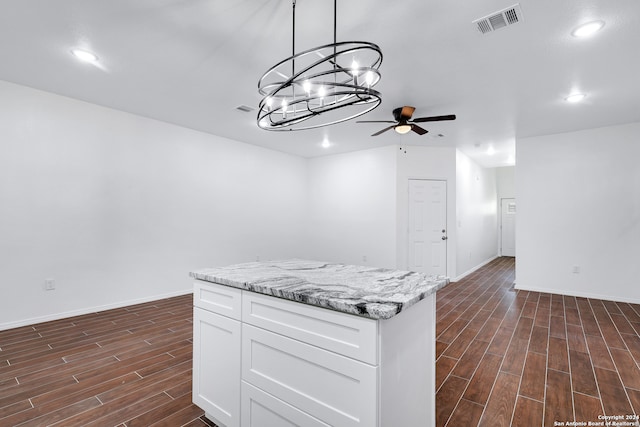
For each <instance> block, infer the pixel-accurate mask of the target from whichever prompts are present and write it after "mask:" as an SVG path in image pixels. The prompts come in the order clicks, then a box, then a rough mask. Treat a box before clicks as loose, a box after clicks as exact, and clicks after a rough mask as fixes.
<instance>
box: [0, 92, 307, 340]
mask: <svg viewBox="0 0 640 427" xmlns="http://www.w3.org/2000/svg"><path fill="white" fill-rule="evenodd" d="M0 153H1V154H0V264H1V267H0V292H1V295H2V297H1V298H0V329H6V328H8V327H12V326H17V325H19V324H25V323H33V322H34V321H37V320H45V319H48V318H55V317H60V316H61V315H64V314H72V313H77V312H86V311H87V310H90V309H97V308H106V307H110V306H117V305H121V304H123V303H127V302H132V301H139V300H150V299H155V298H157V297H159V296H165V295H174V294H176V293H183V292H188V291H190V288H191V283H190V280H189V278H188V276H187V274H188V272H189V271H190V270H192V269H196V268H201V267H207V266H212V265H223V264H228V263H233V262H241V261H253V260H255V258H256V256H261V257H262V259H268V258H282V257H291V256H297V255H299V252H298V249H299V247H300V241H301V234H302V232H303V224H302V223H303V219H304V204H305V202H306V189H307V183H306V179H307V174H306V165H307V162H306V161H305V160H304V159H301V158H298V157H295V156H290V155H286V154H282V153H278V152H275V151H271V150H266V149H262V148H258V147H255V146H250V145H246V144H242V143H238V142H234V141H230V140H227V139H224V138H219V137H215V136H211V135H208V134H203V133H199V132H196V131H192V130H188V129H185V128H181V127H177V126H173V125H169V124H166V123H162V122H158V121H154V120H150V119H145V118H141V117H138V116H134V115H131V114H126V113H123V112H119V111H115V110H110V109H107V108H102V107H99V106H96V105H92V104H87V103H84V102H80V101H76V100H72V99H68V98H64V97H60V96H57V95H53V94H49V93H44V92H40V91H36V90H32V89H29V88H25V87H22V86H17V85H13V84H10V83H6V82H0ZM46 278H53V279H55V280H56V283H57V289H56V290H54V291H47V292H45V291H44V290H43V285H44V280H45V279H46Z"/></svg>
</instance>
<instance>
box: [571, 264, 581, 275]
mask: <svg viewBox="0 0 640 427" xmlns="http://www.w3.org/2000/svg"><path fill="white" fill-rule="evenodd" d="M571 272H572V273H573V274H580V266H579V265H574V266H573V269H571Z"/></svg>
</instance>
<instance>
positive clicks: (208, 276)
mask: <svg viewBox="0 0 640 427" xmlns="http://www.w3.org/2000/svg"><path fill="white" fill-rule="evenodd" d="M189 275H190V276H191V277H193V278H195V279H198V280H203V281H207V282H212V283H218V284H221V285H226V286H231V287H234V288H239V289H244V290H247V291H252V292H257V293H260V294H264V295H271V296H274V297H278V298H283V299H288V300H291V301H297V302H301V303H305V304H309V305H314V306H318V307H323V308H328V309H332V310H336V311H341V312H343V313H348V314H354V315H358V316H363V317H368V318H372V319H389V318H391V317H393V316H395V315H396V314H398V313H400V312H401V311H402V310H406V309H407V308H408V307H410V306H412V305H413V304H415V303H417V302H418V301H420V300H422V299H423V298H425V297H426V296H428V295H431V294H433V293H435V292H436V291H438V290H439V289H442V288H443V287H445V286H446V285H447V284H449V279H448V278H446V277H443V276H437V277H436V276H428V275H426V274H423V273H417V272H413V271H401V270H391V269H384V268H375V267H366V266H358V265H347V264H336V263H327V262H319V261H309V260H302V259H289V260H280V261H269V262H249V263H243V264H235V265H230V266H226V267H219V268H205V269H201V270H196V271H192V272H191V273H189Z"/></svg>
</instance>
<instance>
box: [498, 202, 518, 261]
mask: <svg viewBox="0 0 640 427" xmlns="http://www.w3.org/2000/svg"><path fill="white" fill-rule="evenodd" d="M500 204H501V207H500V212H501V215H500V218H501V219H500V239H501V244H500V247H501V249H502V251H501V252H502V256H516V199H501V200H500Z"/></svg>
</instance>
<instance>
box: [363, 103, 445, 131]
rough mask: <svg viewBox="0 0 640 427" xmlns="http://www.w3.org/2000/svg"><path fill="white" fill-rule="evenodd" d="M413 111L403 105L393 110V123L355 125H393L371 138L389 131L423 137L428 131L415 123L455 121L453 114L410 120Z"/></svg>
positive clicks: (369, 121) (375, 121) (381, 121)
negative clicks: (412, 132) (411, 132)
mask: <svg viewBox="0 0 640 427" xmlns="http://www.w3.org/2000/svg"><path fill="white" fill-rule="evenodd" d="M414 111H415V108H414V107H410V106H407V105H405V106H404V107H400V108H396V109H394V110H393V118H394V119H395V121H391V120H359V121H357V122H356V123H393V125H391V126H389V127H386V128H384V129H382V130H380V131H378V132H376V133H374V134H373V135H371V136H378V135H380V134H381V133H384V132H386V131H388V130H390V129H393V130H395V131H396V132H398V133H399V134H405V133H407V132H409V131H414V132H415V133H417V134H418V135H424V134H425V133H427V132H429V131H428V130H426V129H424V128H421V127H420V126H418V125H417V124H416V123H424V122H439V121H443V120H455V119H456V116H455V114H449V115H446V116H431V117H418V118H416V119H413V120H411V116H412V115H413V112H414Z"/></svg>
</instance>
